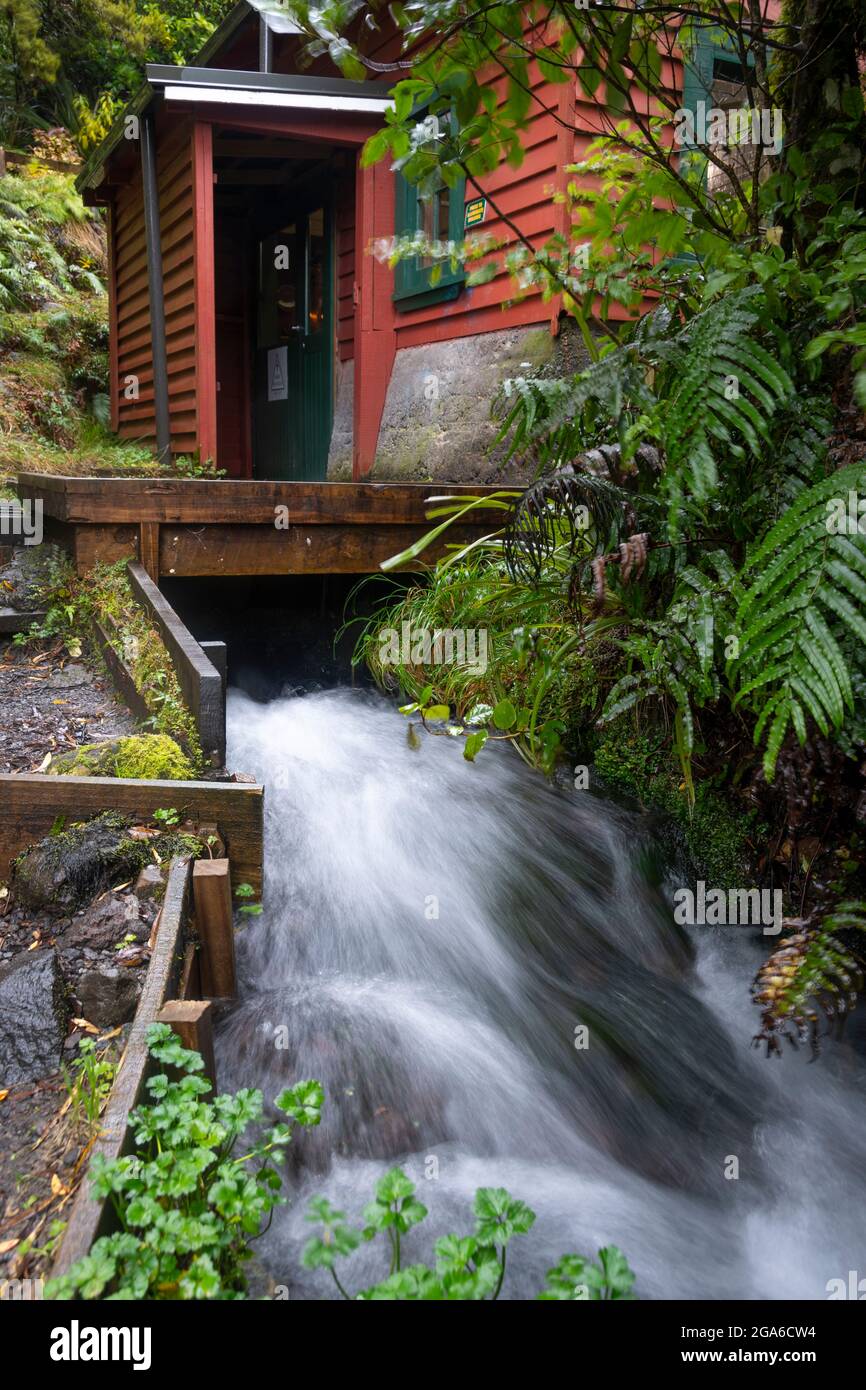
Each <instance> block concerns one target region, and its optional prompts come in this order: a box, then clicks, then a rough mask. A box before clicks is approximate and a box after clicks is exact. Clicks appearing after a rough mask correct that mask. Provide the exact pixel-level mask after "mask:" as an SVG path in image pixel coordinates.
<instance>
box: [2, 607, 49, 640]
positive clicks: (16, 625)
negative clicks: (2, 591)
mask: <svg viewBox="0 0 866 1390" xmlns="http://www.w3.org/2000/svg"><path fill="white" fill-rule="evenodd" d="M44 617H45V610H44V609H41V610H36V609H34V611H33V612H31V613H19V612H18V611H17V609H15V608H0V635H2V636H4V637H6V636H9V635H10V634H12V633H13V632H29V631H30V628H31V627H32V626H33V624H34V623H41V622H42V619H43V618H44Z"/></svg>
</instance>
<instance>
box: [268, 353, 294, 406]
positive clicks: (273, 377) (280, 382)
mask: <svg viewBox="0 0 866 1390" xmlns="http://www.w3.org/2000/svg"><path fill="white" fill-rule="evenodd" d="M288 398H289V371H288V360H287V352H286V349H285V348H284V347H277V348H268V400H269V401H286V400H288Z"/></svg>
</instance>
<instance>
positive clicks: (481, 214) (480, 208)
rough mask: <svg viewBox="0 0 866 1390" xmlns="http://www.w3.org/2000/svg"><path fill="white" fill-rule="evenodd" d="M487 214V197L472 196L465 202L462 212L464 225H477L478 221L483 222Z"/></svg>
mask: <svg viewBox="0 0 866 1390" xmlns="http://www.w3.org/2000/svg"><path fill="white" fill-rule="evenodd" d="M486 216H487V199H486V198H473V199H472V201H471V202H469V203H467V204H466V208H465V211H464V214H463V226H464V227H477V226H478V224H479V222H483V221H484V219H485V217H486Z"/></svg>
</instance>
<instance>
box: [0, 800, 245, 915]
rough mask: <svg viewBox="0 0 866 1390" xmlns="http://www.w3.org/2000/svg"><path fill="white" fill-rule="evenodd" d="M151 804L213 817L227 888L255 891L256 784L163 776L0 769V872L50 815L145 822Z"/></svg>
mask: <svg viewBox="0 0 866 1390" xmlns="http://www.w3.org/2000/svg"><path fill="white" fill-rule="evenodd" d="M159 807H174V808H176V809H177V810H178V811H180V813H181V815H182V817H187V816H189V817H190V818H191V819H193V820H196V821H199V822H208V821H214V822H216V824H217V825H218V826H219V830H220V834H221V836H222V838H223V841H224V843H225V847H226V853H227V855H228V856H229V858H230V860H231V873H232V886H233V887H234V888H236V887H237V886H238V884H240V883H249V884H250V886H251V887H252V889H253V891H254V892H255V893H256V894H257V895H260V894H261V891H262V850H263V811H264V787H262V786H260V785H259V784H258V783H256V782H171V781H146V780H143V779H141V778H135V779H133V778H127V777H71V776H70V777H65V776H61V777H50V776H49V775H48V774H47V773H41V772H5V773H0V878H7V877H8V876H9V870H10V866H11V863H12V860H13V859H14V858H15V856H16V855H17V854H20V853H21V851H22V850H23V849H26V848H27V846H28V845H32V844H34V843H35V841H36V840H40V839H42V837H43V836H45V835H47V834H48V832H49V831H50V829H51V827H52V825H53V824H54V822H55V821H56V819H57V817H58V816H63V817H64V818H65V821H66V823H67V824H71V823H72V822H73V821H80V820H87V819H88V818H89V817H91V816H98V815H99V814H100V812H102V811H118V812H120V813H121V814H123V815H129V816H133V817H135V819H136V820H150V819H151V818H152V816H153V813H154V811H156V810H157V809H158V808H159Z"/></svg>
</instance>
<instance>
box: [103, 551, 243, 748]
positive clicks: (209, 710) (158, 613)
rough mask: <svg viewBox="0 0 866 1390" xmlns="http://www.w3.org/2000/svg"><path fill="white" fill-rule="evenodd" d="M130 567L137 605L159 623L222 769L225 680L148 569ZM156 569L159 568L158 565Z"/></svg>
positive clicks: (202, 734) (204, 740)
mask: <svg viewBox="0 0 866 1390" xmlns="http://www.w3.org/2000/svg"><path fill="white" fill-rule="evenodd" d="M126 568H127V573H128V574H129V582H130V584H131V585H132V592H133V594H134V596H135V598H136V600H137V602H138V603H139V604H140V605H141V607H142V608H143V609H144V611H145V613H146V614H147V616H148V617H149V618H150V619H151V620H152V622H153V623H154V624H155V626H156V628H157V631H158V632H159V634H160V636H161V638H162V640H163V642H164V643H165V646H166V648H167V650H168V654H169V656H170V657H171V662H172V665H173V666H174V669H175V671H176V673H177V679H178V683H179V685H180V689H181V693H182V695H183V698H184V701H185V703H186V705H187V708H188V709H189V710H190V712H191V714H192V716H193V718H194V720H195V723H196V728H197V729H198V736H199V740H200V742H201V749H202V753H203V754H204V757H205V759H206V760H207V761H209V762H210V763H211V764H212V765H213V766H214V767H222V766H223V764H224V763H225V756H226V706H225V696H224V687H223V680H222V677H221V675H220V673H219V671H218V670H217V669H216V667H215V666H214V664H213V662H212V661H210V660H209V658H208V657H207V656H205V653H204V652H203V651H202V649H201V647H200V646H199V644H198V642H197V641H196V640H195V638H194V637H193V635H192V633H191V632H190V631H189V629H188V628H186V627H185V626H184V624H183V623H182V622H181V620H180V618H179V617H178V616H177V614H176V613H175V611H174V609H173V608H172V606H171V604H170V603H169V601H168V599H167V598H166V597H165V595H164V594H162V593H160V591H159V589H158V588H157V586H156V584H155V583H154V582H153V580H152V579H151V578H150V575H149V574H147V573H146V571H145V569H144V567H143V566H142V565H139V564H136V563H135V562H134V561H130V563H129V564H128V565H127V567H126ZM155 568H156V569H157V570H158V569H159V565H158V563H157V564H156V565H155Z"/></svg>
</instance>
